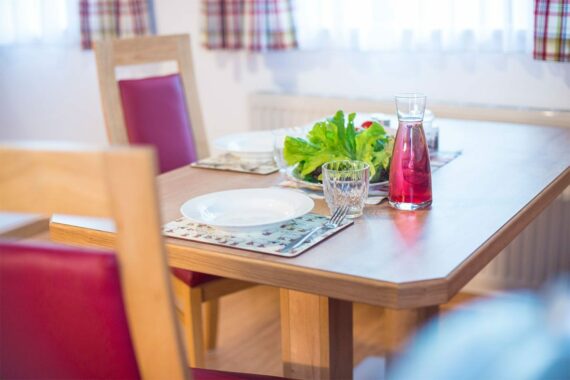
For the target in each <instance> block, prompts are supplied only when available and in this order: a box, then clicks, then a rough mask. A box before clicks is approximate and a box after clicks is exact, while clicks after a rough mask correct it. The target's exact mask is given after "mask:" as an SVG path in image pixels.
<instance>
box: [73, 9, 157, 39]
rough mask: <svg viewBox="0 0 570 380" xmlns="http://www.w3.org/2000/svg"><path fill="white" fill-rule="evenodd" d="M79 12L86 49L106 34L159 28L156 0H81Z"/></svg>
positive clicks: (123, 34)
mask: <svg viewBox="0 0 570 380" xmlns="http://www.w3.org/2000/svg"><path fill="white" fill-rule="evenodd" d="M79 14H80V18H81V46H82V47H83V49H91V48H92V46H93V42H94V41H97V40H100V39H104V38H113V37H134V36H144V35H148V34H152V33H154V32H155V27H154V12H153V4H152V0H80V2H79Z"/></svg>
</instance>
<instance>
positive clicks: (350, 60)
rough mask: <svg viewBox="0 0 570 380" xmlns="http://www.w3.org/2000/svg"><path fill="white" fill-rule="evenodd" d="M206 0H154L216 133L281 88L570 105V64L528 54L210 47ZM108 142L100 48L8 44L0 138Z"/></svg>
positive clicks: (2, 54)
mask: <svg viewBox="0 0 570 380" xmlns="http://www.w3.org/2000/svg"><path fill="white" fill-rule="evenodd" d="M199 11H200V2H199V1H198V0H190V1H189V0H156V12H157V22H158V28H159V31H160V33H162V34H169V33H191V35H192V38H193V42H192V44H193V46H192V47H193V51H194V61H195V69H196V74H197V77H198V86H199V92H200V99H201V102H202V107H203V110H204V119H205V124H206V127H207V128H208V135H209V137H210V139H212V138H215V137H217V136H220V135H222V134H224V133H228V132H232V131H237V130H245V129H247V128H248V113H247V95H248V94H249V93H251V92H256V91H283V92H297V93H302V94H318V95H331V96H349V97H363V98H365V97H369V98H370V97H373V98H382V99H385V98H389V97H391V96H392V95H393V94H394V93H397V92H402V91H414V90H416V91H422V92H424V93H426V94H427V95H428V97H429V98H430V99H434V100H439V101H452V102H463V103H479V104H491V103H493V104H499V105H509V106H523V107H539V108H556V109H570V64H567V63H550V62H540V61H534V60H532V59H531V58H530V57H527V56H524V55H508V56H502V55H492V54H484V55H483V54H482V55H465V54H463V55H458V54H456V55H429V54H423V55H410V54H395V53H390V54H387V53H355V52H344V53H343V52H332V53H326V54H325V53H319V52H295V51H294V52H271V53H263V54H259V53H255V54H251V53H246V52H212V51H207V50H205V49H203V48H202V47H201V46H200V43H199V22H200V12H199ZM6 138H10V139H32V138H34V139H67V140H74V141H82V142H104V141H105V134H104V127H103V119H102V115H101V111H100V105H99V95H98V90H97V81H96V71H95V64H94V58H93V54H92V52H82V51H79V50H77V49H71V48H49V49H39V50H38V49H33V48H18V49H14V48H0V139H6Z"/></svg>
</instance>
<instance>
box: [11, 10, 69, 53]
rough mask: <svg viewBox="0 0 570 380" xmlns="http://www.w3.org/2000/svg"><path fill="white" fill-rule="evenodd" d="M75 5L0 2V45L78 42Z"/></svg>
mask: <svg viewBox="0 0 570 380" xmlns="http://www.w3.org/2000/svg"><path fill="white" fill-rule="evenodd" d="M76 3H77V1H73V0H0V45H15V44H62V43H65V42H73V41H77V40H78V39H79V32H78V28H79V26H78V25H79V23H78V17H77V4H76Z"/></svg>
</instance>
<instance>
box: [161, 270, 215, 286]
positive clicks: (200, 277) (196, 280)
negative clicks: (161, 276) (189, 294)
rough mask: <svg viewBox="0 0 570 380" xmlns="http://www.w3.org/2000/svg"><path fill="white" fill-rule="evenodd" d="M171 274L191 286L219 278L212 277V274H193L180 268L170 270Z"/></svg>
mask: <svg viewBox="0 0 570 380" xmlns="http://www.w3.org/2000/svg"><path fill="white" fill-rule="evenodd" d="M170 272H171V273H172V274H173V275H174V276H176V278H178V279H179V280H181V281H184V282H185V283H186V284H188V285H189V286H197V285H200V284H203V283H205V282H208V281H211V280H215V279H217V278H219V277H218V276H212V275H211V274H206V273H199V272H192V271H189V270H186V269H180V268H173V267H171V268H170Z"/></svg>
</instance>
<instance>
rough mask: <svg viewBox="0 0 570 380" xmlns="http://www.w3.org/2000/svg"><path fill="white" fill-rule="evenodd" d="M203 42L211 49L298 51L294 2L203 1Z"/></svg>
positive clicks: (250, 0)
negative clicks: (294, 21)
mask: <svg viewBox="0 0 570 380" xmlns="http://www.w3.org/2000/svg"><path fill="white" fill-rule="evenodd" d="M202 12H203V16H204V23H203V33H202V39H203V44H204V46H205V47H206V48H208V49H246V50H251V51H261V50H284V49H292V48H296V47H297V36H296V32H295V27H294V23H293V10H292V5H291V0H203V1H202Z"/></svg>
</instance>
